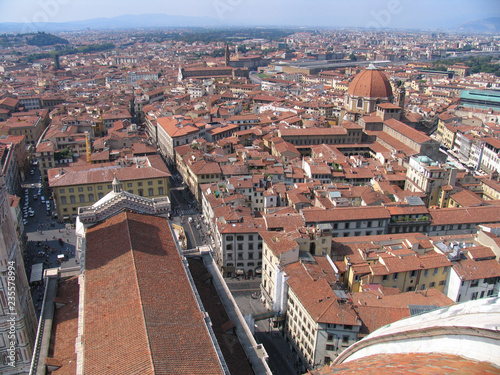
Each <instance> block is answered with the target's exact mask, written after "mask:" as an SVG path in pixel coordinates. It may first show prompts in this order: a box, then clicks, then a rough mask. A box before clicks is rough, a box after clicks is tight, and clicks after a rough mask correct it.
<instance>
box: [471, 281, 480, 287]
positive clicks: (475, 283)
mask: <svg viewBox="0 0 500 375" xmlns="http://www.w3.org/2000/svg"><path fill="white" fill-rule="evenodd" d="M478 285H479V280H472V282H471V284H470V286H471V287H475V286H478Z"/></svg>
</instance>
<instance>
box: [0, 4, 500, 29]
mask: <svg viewBox="0 0 500 375" xmlns="http://www.w3.org/2000/svg"><path fill="white" fill-rule="evenodd" d="M143 14H166V15H172V16H185V17H208V18H211V19H214V20H215V21H216V22H218V23H219V24H220V25H286V26H321V27H386V28H414V29H446V28H453V27H456V26H458V25H460V24H461V23H463V22H468V21H473V20H477V19H483V18H488V17H495V16H499V15H500V7H499V3H498V1H496V0H478V1H469V0H442V1H433V0H421V1H413V0H354V1H345V0H312V1H304V0H288V1H284V0H276V1H263V0H256V1H244V0H211V1H204V0H186V1H182V2H179V1H168V0H151V1H146V2H144V1H142V2H137V1H130V0H124V1H115V0H113V1H105V2H104V1H98V0H88V1H85V0H72V1H69V0H45V1H43V0H41V1H36V0H20V1H16V2H14V1H2V2H1V3H0V22H24V23H26V22H69V21H82V20H87V19H93V18H99V17H105V18H109V17H116V16H122V15H143ZM167 26H168V25H167ZM186 26H189V25H186Z"/></svg>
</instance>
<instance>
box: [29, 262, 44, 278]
mask: <svg viewBox="0 0 500 375" xmlns="http://www.w3.org/2000/svg"><path fill="white" fill-rule="evenodd" d="M42 277H43V263H37V264H33V265H32V266H31V276H30V283H35V282H37V281H42Z"/></svg>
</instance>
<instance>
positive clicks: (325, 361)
mask: <svg viewBox="0 0 500 375" xmlns="http://www.w3.org/2000/svg"><path fill="white" fill-rule="evenodd" d="M331 362H332V360H331V359H330V357H325V359H324V360H323V363H324V364H325V365H329V364H330V363H331Z"/></svg>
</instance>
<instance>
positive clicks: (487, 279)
mask: <svg viewBox="0 0 500 375" xmlns="http://www.w3.org/2000/svg"><path fill="white" fill-rule="evenodd" d="M441 246H443V245H441ZM444 246H446V245H445V244H444ZM451 248H452V249H453V251H452V252H451V253H450V254H449V255H448V258H449V259H450V260H451V261H452V263H453V266H452V267H451V270H450V276H449V280H448V283H447V285H446V288H445V291H444V292H445V294H446V295H447V296H448V297H449V298H451V299H452V300H454V301H456V302H465V301H470V300H475V299H480V298H491V297H498V295H499V291H500V264H499V263H498V261H497V259H495V258H496V257H495V253H494V252H493V251H492V250H491V249H490V248H489V247H487V246H471V247H464V244H460V243H458V242H455V243H453V244H451ZM445 250H448V251H450V250H449V249H446V248H445Z"/></svg>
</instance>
